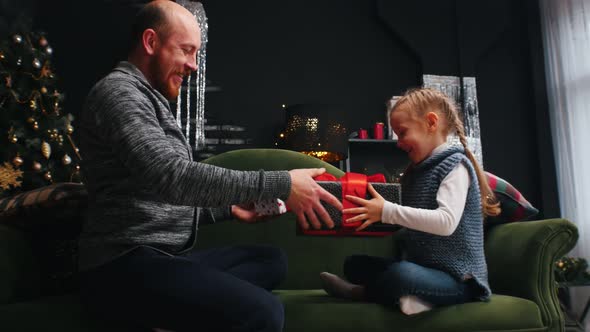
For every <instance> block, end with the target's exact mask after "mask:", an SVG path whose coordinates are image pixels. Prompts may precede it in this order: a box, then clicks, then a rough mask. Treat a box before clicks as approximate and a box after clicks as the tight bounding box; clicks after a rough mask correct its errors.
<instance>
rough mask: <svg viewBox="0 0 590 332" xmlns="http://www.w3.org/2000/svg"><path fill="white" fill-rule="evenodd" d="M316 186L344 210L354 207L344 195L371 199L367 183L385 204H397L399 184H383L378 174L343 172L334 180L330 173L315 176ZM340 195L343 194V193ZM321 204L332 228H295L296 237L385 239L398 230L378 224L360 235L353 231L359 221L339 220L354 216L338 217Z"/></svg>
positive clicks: (382, 177)
mask: <svg viewBox="0 0 590 332" xmlns="http://www.w3.org/2000/svg"><path fill="white" fill-rule="evenodd" d="M315 180H316V181H317V183H318V184H319V185H320V186H321V187H322V188H324V189H326V190H327V191H328V192H330V193H331V194H332V195H334V196H336V197H337V198H340V199H342V205H343V206H344V208H345V209H346V208H351V207H356V205H355V204H353V203H352V202H350V201H348V200H346V199H344V197H345V196H346V195H354V196H357V197H364V198H365V199H371V194H370V193H369V191H368V189H367V183H371V185H372V186H373V188H375V190H376V191H377V192H378V193H379V194H380V195H381V196H383V198H384V199H385V200H387V201H389V202H392V203H397V204H401V197H402V193H401V185H400V184H399V183H385V177H384V176H383V175H382V174H376V175H370V176H367V175H364V174H358V173H346V174H345V175H344V176H343V177H342V178H340V179H336V178H335V177H334V176H332V175H330V174H323V175H321V176H319V177H316V178H315ZM343 192H344V193H343ZM322 205H323V206H324V207H325V208H326V211H328V213H329V214H330V217H331V218H332V220H333V221H334V228H332V229H329V228H328V227H327V226H325V225H323V224H322V228H321V229H313V228H311V227H310V228H309V229H301V228H299V227H298V231H297V233H298V234H299V235H327V236H386V235H390V234H391V233H393V232H395V231H397V230H399V229H400V228H401V227H400V226H399V225H391V224H383V223H380V222H377V223H374V224H372V225H371V226H369V227H367V228H365V229H363V230H362V231H360V232H357V231H355V229H356V228H357V227H359V226H360V225H361V224H362V222H355V223H344V222H343V220H346V219H348V218H352V217H353V216H354V215H344V216H343V215H342V213H341V212H340V211H338V210H337V209H336V208H335V207H333V206H332V205H330V204H327V203H325V202H322Z"/></svg>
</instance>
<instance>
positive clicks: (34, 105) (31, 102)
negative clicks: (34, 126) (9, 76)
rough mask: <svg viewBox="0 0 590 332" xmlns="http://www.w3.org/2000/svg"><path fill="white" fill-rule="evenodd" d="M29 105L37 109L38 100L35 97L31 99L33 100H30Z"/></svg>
mask: <svg viewBox="0 0 590 332" xmlns="http://www.w3.org/2000/svg"><path fill="white" fill-rule="evenodd" d="M29 107H30V108H31V109H32V110H36V109H37V101H35V99H31V101H30V102H29Z"/></svg>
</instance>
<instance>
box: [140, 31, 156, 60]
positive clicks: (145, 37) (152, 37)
mask: <svg viewBox="0 0 590 332" xmlns="http://www.w3.org/2000/svg"><path fill="white" fill-rule="evenodd" d="M159 41H160V40H159V39H158V33H156V31H155V30H154V29H145V30H144V31H143V34H142V35H141V45H142V47H143V50H144V51H145V52H146V53H147V54H148V55H153V54H154V53H155V52H156V49H157V47H158V42H159Z"/></svg>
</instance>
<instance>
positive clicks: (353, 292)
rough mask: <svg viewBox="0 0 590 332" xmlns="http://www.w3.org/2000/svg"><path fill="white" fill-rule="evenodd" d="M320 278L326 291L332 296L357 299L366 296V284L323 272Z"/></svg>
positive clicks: (359, 299)
mask: <svg viewBox="0 0 590 332" xmlns="http://www.w3.org/2000/svg"><path fill="white" fill-rule="evenodd" d="M320 280H321V281H322V286H323V287H324V290H325V291H326V293H328V294H330V295H332V296H335V297H341V298H345V299H349V300H357V301H361V300H362V299H363V297H364V290H365V288H364V286H361V285H356V284H352V283H350V282H348V281H346V280H344V279H342V278H340V277H339V276H337V275H335V274H332V273H328V272H321V273H320Z"/></svg>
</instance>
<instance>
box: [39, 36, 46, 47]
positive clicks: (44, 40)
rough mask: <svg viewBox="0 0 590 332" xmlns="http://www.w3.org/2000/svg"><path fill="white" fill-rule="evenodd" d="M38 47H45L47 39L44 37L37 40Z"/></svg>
mask: <svg viewBox="0 0 590 332" xmlns="http://www.w3.org/2000/svg"><path fill="white" fill-rule="evenodd" d="M39 45H41V46H43V47H45V46H47V39H46V38H45V37H41V38H39Z"/></svg>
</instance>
